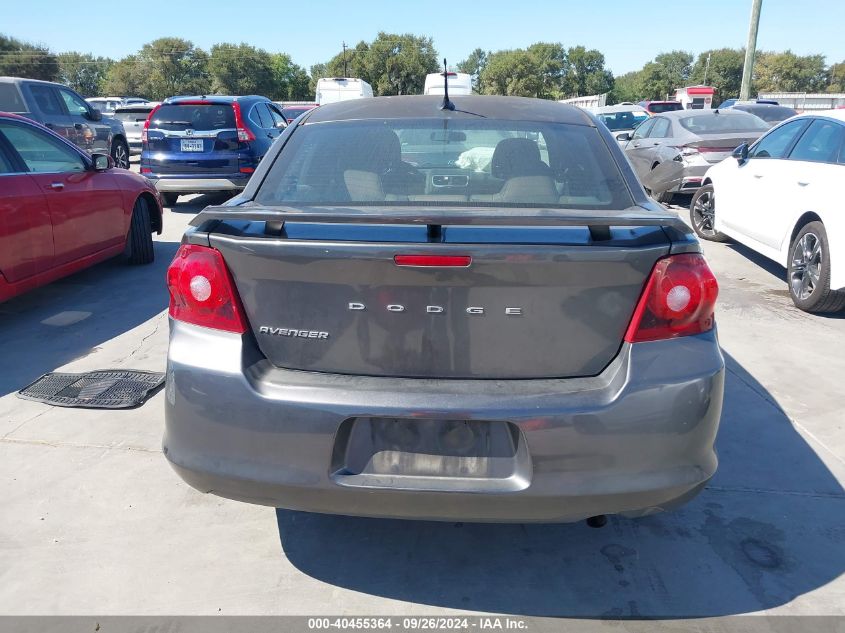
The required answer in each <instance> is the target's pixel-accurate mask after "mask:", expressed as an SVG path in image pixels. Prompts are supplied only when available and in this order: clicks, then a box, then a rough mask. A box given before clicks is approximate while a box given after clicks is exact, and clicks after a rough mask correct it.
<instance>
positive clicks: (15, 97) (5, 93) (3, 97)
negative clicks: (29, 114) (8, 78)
mask: <svg viewBox="0 0 845 633" xmlns="http://www.w3.org/2000/svg"><path fill="white" fill-rule="evenodd" d="M0 111H2V112H26V105H25V104H24V102H23V97H21V92H20V90H18V87H17V86H16V85H15V84H3V83H0Z"/></svg>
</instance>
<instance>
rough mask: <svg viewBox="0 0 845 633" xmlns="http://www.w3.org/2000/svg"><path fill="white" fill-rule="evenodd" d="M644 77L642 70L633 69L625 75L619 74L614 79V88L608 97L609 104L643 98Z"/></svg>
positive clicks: (633, 101) (631, 101) (635, 100)
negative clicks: (641, 74)
mask: <svg viewBox="0 0 845 633" xmlns="http://www.w3.org/2000/svg"><path fill="white" fill-rule="evenodd" d="M642 95H643V90H642V78H641V77H640V71H638V70H633V71H631V72H629V73H625V74H624V75H619V76H618V77H615V78H614V80H613V89H612V90H611V91H610V94H609V95H608V97H607V103H608V105H613V104H615V103H622V102H623V101H627V102H630V103H636V102H637V101H640V100H642V99H643V96H642Z"/></svg>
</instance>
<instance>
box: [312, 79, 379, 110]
mask: <svg viewBox="0 0 845 633" xmlns="http://www.w3.org/2000/svg"><path fill="white" fill-rule="evenodd" d="M372 96H373V87H372V86H371V85H370V84H368V83H367V82H366V81H364V80H363V79H356V78H354V77H328V78H323V79H318V80H317V104H318V105H325V104H327V103H337V102H338V101H348V100H349V99H362V98H364V97H372Z"/></svg>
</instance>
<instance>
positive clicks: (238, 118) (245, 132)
mask: <svg viewBox="0 0 845 633" xmlns="http://www.w3.org/2000/svg"><path fill="white" fill-rule="evenodd" d="M232 109H233V110H234V111H235V127H236V128H238V140H239V141H240V142H241V143H246V142H248V141H254V140H255V134H253V133H252V130H250V129H249V128H248V127H247V126H246V123H244V117H243V115H242V114H241V104H240V103H238V102H237V101H235V102H234V103H233V104H232Z"/></svg>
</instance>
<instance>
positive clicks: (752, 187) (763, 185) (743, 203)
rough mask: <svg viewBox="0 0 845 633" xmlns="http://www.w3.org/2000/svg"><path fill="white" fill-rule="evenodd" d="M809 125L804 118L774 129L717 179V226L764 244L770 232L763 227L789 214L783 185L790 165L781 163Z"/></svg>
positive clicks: (807, 119) (808, 120)
mask: <svg viewBox="0 0 845 633" xmlns="http://www.w3.org/2000/svg"><path fill="white" fill-rule="evenodd" d="M811 121H812V119H811V118H810V117H804V118H800V119H795V120H794V121H790V122H788V123H786V124H784V125H781V126H779V127H777V128H775V129H773V130H772V131H771V132H768V133H767V134H766V135H765V136H763V137H762V138H760V140H759V141H757V142H756V143H755V144H754V145H752V147H751V148H750V149H749V152H748V160H746V161H744V162H743V163H736V167H735V168H733V169H728V170H727V171H726V172H725V173H724V174H721V175H720V177H719V180H718V182H717V183H716V205H717V206H716V217H717V224H718V225H721V226H722V227H723V228H725V229H727V230H729V231H731V232H738V233H740V234H742V235H745V236H747V237H749V238H750V239H751V240H753V241H754V242H757V243H759V245H762V244H764V241H763V240H764V236H765V235H766V233H767V232H768V231H769V229H768V228H767V227H766V226H765V224H766V223H767V222H771V221H773V218H774V217H775V216H777V215H780V214H781V213H789V211H788V209H789V204H790V203H789V202H788V201H787V200H786V199H785V198H784V194H785V190H784V186H783V181H782V178H783V173H784V170H785V169H786V170H787V171H788V168H789V165H788V163H787V161H785V160H784V159H785V157H786V156H787V154H788V153H789V151H790V150H791V149H792V147H793V145H794V144H795V142H796V141H797V139H798V138H799V137H800V136H801V134H802V132H803V131H804V130H805V129H806V127H807V126H808V125H809V124H810V123H811ZM729 160H734V161H735V159H729ZM793 180H794V179H793ZM720 230H721V229H720ZM749 246H752V247H755V246H757V245H755V244H749ZM758 250H759V249H758Z"/></svg>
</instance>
